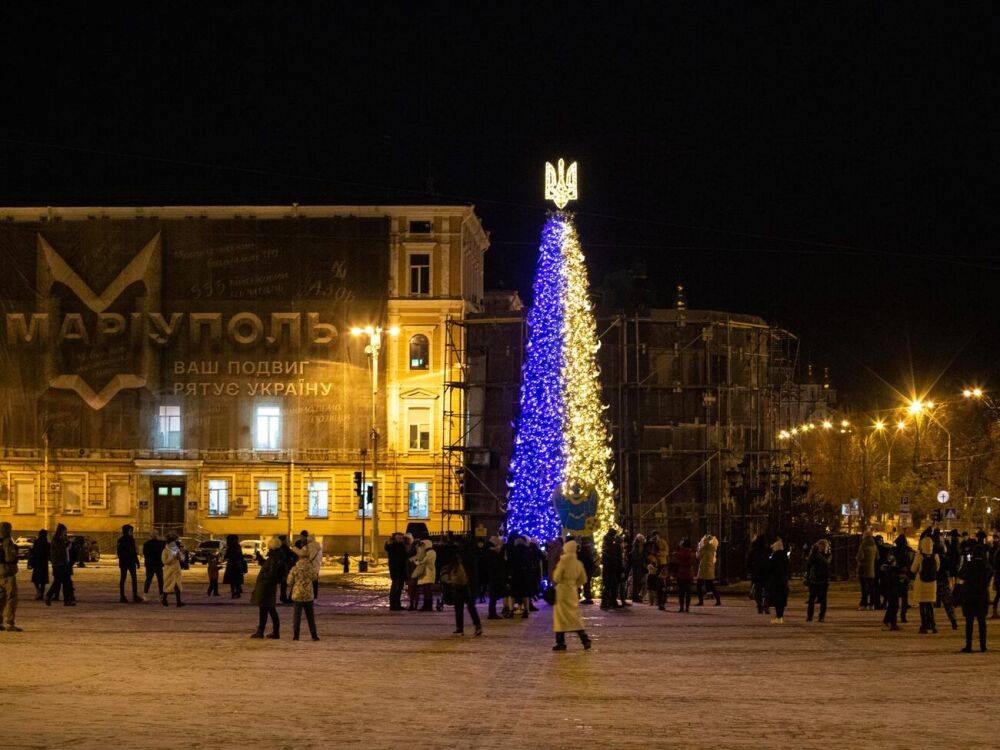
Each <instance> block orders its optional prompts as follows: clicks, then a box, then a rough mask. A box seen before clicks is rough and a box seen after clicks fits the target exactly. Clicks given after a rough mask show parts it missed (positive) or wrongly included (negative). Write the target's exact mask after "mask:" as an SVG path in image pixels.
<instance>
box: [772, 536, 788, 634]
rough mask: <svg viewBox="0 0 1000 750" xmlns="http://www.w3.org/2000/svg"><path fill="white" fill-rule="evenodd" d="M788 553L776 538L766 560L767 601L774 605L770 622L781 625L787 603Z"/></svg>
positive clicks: (782, 543)
mask: <svg viewBox="0 0 1000 750" xmlns="http://www.w3.org/2000/svg"><path fill="white" fill-rule="evenodd" d="M788 569H789V566H788V554H787V553H786V552H785V544H784V542H782V541H781V539H780V538H779V539H777V540H776V541H775V542H774V544H772V545H771V556H770V557H769V558H768V561H767V601H768V603H769V604H770V605H771V606H773V607H774V617H772V618H771V622H772V623H773V624H775V625H781V624H782V623H783V622H784V621H785V606H786V605H787V604H788Z"/></svg>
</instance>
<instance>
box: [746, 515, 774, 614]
mask: <svg viewBox="0 0 1000 750" xmlns="http://www.w3.org/2000/svg"><path fill="white" fill-rule="evenodd" d="M770 556H771V547H770V545H769V544H768V543H767V539H765V538H764V535H763V534H758V535H757V536H755V537H754V539H753V541H752V542H750V549H749V550H748V551H747V573H748V574H749V575H750V597H751V598H752V599H753V600H754V602H755V603H756V604H757V614H759V615H763V614H767V613H768V609H769V608H768V605H767V603H766V597H765V595H764V592H765V590H766V588H767V561H768V558H770Z"/></svg>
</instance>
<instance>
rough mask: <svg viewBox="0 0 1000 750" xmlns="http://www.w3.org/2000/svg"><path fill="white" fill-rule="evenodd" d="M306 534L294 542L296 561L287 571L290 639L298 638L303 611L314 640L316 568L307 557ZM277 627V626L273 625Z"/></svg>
mask: <svg viewBox="0 0 1000 750" xmlns="http://www.w3.org/2000/svg"><path fill="white" fill-rule="evenodd" d="M307 539H308V534H307V535H306V537H305V538H304V539H299V540H298V541H296V542H295V547H296V550H295V551H296V554H297V556H298V558H299V559H298V562H296V563H295V565H294V566H293V567H292V569H291V571H289V573H288V591H289V596H290V597H291V599H292V606H293V610H292V640H293V641H297V640H298V639H299V629H300V628H301V626H302V613H303V612H305V615H306V622H307V623H308V625H309V635H310V636H312V639H313V640H314V641H318V640H319V635H318V634H317V633H316V615H315V613H314V611H313V600H314V599H315V589H313V583H315V582H316V568H315V567H313V564H312V561H311V560H310V559H309V557H310V550H309V542H308V541H306V540H307ZM275 622H277V621H275ZM275 627H277V626H275Z"/></svg>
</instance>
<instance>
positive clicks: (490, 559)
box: [486, 537, 551, 620]
mask: <svg viewBox="0 0 1000 750" xmlns="http://www.w3.org/2000/svg"><path fill="white" fill-rule="evenodd" d="M486 574H487V576H488V577H489V580H488V582H487V589H488V591H489V598H490V610H489V615H487V618H486V619H488V620H499V619H500V617H501V616H500V615H498V614H497V602H499V601H503V599H504V597H506V596H507V592H508V589H507V559H506V558H505V557H504V546H503V542H501V541H500V537H492V538H491V539H490V544H489V547H488V549H487V550H486ZM550 574H551V572H550ZM503 616H504V617H506V618H510V617H511V612H510V610H509V609H507V608H504V610H503Z"/></svg>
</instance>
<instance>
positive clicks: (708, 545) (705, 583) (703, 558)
mask: <svg viewBox="0 0 1000 750" xmlns="http://www.w3.org/2000/svg"><path fill="white" fill-rule="evenodd" d="M718 551H719V540H718V539H716V538H715V537H714V536H712V534H711V533H707V534H705V536H703V537H702V538H701V541H700V542H698V551H697V557H698V581H697V592H698V603H697V604H696V605H695V606H696V607H701V606H703V605H704V604H705V589H708V590H709V591H711V592H712V594H713V596H715V606H716V607H718V606H720V605H721V604H722V597H721V596H719V590H718V589H717V588H716V587H715V558H716V555H717V554H718Z"/></svg>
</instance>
